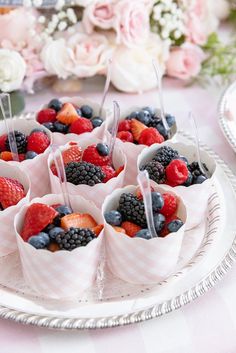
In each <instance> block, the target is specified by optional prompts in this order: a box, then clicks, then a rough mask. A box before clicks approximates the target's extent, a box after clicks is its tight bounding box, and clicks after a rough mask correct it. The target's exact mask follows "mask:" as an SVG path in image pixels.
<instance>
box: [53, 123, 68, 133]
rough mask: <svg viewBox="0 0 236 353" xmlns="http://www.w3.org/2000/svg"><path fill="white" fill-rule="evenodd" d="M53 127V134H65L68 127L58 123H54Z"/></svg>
mask: <svg viewBox="0 0 236 353" xmlns="http://www.w3.org/2000/svg"><path fill="white" fill-rule="evenodd" d="M53 125H54V131H55V132H60V133H62V134H66V133H67V132H68V129H69V126H68V125H65V124H62V123H60V122H59V121H55V122H54V123H53Z"/></svg>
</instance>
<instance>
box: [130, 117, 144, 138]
mask: <svg viewBox="0 0 236 353" xmlns="http://www.w3.org/2000/svg"><path fill="white" fill-rule="evenodd" d="M145 129H147V126H146V125H144V124H143V123H141V122H140V121H138V120H136V119H132V120H131V132H132V135H133V138H134V140H135V141H137V142H138V140H139V138H140V135H141V133H142V132H143V131H144V130H145Z"/></svg>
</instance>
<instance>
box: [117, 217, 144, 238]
mask: <svg viewBox="0 0 236 353" xmlns="http://www.w3.org/2000/svg"><path fill="white" fill-rule="evenodd" d="M121 228H123V229H124V230H125V233H126V234H127V235H128V236H129V237H131V238H132V237H134V236H135V234H136V233H137V232H139V231H140V230H141V229H142V228H141V227H140V226H138V225H137V224H135V223H132V222H128V221H125V222H122V223H121Z"/></svg>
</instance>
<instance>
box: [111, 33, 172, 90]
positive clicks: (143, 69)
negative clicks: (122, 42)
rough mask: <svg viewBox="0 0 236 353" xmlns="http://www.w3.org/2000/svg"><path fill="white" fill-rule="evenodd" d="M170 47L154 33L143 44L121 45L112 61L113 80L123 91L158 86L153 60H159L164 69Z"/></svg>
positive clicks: (161, 67)
mask: <svg viewBox="0 0 236 353" xmlns="http://www.w3.org/2000/svg"><path fill="white" fill-rule="evenodd" d="M167 58H168V48H167V47H165V46H164V44H163V42H162V41H161V40H160V38H159V36H158V35H156V34H154V33H152V34H150V36H149V39H148V41H147V42H146V43H145V45H143V46H139V47H135V48H127V47H125V46H119V47H117V49H116V50H115V52H114V55H113V61H112V73H111V82H112V83H113V85H114V86H115V87H116V88H117V89H119V90H120V91H123V92H128V93H133V92H142V91H147V90H150V89H153V88H155V87H157V80H156V76H155V73H154V69H153V65H152V61H153V59H155V60H157V62H158V63H159V67H160V69H161V70H163V71H164V68H165V61H166V60H167Z"/></svg>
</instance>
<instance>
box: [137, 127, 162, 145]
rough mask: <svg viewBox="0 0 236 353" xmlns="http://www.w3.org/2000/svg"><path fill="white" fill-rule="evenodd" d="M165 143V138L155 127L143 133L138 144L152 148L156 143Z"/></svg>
mask: <svg viewBox="0 0 236 353" xmlns="http://www.w3.org/2000/svg"><path fill="white" fill-rule="evenodd" d="M162 142H164V137H163V136H162V135H161V134H160V133H159V132H158V131H157V129H155V128H154V127H149V128H147V129H145V130H143V131H142V133H141V135H140V137H139V139H138V143H139V144H140V145H146V146H151V145H153V144H154V143H162Z"/></svg>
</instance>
